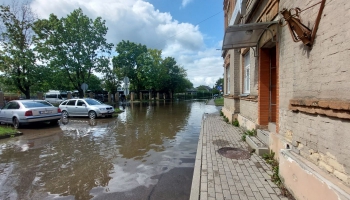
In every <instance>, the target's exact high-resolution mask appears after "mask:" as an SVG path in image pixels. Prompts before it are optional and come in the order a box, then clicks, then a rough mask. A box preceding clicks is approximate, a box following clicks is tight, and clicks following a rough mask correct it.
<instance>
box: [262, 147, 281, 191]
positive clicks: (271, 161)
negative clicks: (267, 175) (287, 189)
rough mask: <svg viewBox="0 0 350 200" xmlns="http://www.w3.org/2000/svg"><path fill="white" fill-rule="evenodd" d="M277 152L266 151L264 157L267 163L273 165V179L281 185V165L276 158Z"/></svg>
mask: <svg viewBox="0 0 350 200" xmlns="http://www.w3.org/2000/svg"><path fill="white" fill-rule="evenodd" d="M274 157H275V152H273V151H272V152H271V153H265V154H264V155H263V156H262V158H263V159H264V160H265V161H266V163H267V164H270V165H271V168H272V175H271V180H272V181H273V182H274V183H275V184H276V185H277V186H279V187H281V184H282V181H281V179H280V177H279V174H278V173H279V167H278V162H277V161H276V160H275V158H274Z"/></svg>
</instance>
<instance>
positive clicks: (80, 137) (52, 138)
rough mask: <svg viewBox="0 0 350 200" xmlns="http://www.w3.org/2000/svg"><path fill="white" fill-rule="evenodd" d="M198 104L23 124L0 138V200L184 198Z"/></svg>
mask: <svg viewBox="0 0 350 200" xmlns="http://www.w3.org/2000/svg"><path fill="white" fill-rule="evenodd" d="M217 111H218V109H217V108H216V107H215V106H212V105H205V102H203V101H202V102H196V101H188V102H177V101H175V102H165V101H164V102H163V101H160V102H152V103H146V104H145V103H143V104H131V105H129V106H127V107H125V112H123V113H121V114H119V115H118V117H115V118H101V119H95V120H89V119H88V118H68V119H67V120H64V121H61V122H60V124H59V125H58V126H52V125H46V124H43V125H38V124H35V125H30V126H27V127H24V129H21V131H22V132H23V133H24V134H23V136H19V137H14V138H9V139H3V140H0V199H10V200H12V199H21V200H22V199H189V195H190V189H191V183H192V175H193V168H194V161H195V156H196V150H197V143H198V136H199V133H200V128H201V119H202V116H203V113H212V112H217Z"/></svg>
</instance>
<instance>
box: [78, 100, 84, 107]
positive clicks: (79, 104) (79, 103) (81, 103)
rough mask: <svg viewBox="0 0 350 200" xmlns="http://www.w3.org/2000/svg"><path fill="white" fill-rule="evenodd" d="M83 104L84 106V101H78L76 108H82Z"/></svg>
mask: <svg viewBox="0 0 350 200" xmlns="http://www.w3.org/2000/svg"><path fill="white" fill-rule="evenodd" d="M83 104H85V102H84V101H82V100H78V103H77V106H83Z"/></svg>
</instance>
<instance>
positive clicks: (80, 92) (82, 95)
mask: <svg viewBox="0 0 350 200" xmlns="http://www.w3.org/2000/svg"><path fill="white" fill-rule="evenodd" d="M78 91H79V98H84V91H83V89H81V88H79V89H78Z"/></svg>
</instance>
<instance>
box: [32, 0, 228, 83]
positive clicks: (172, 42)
mask: <svg viewBox="0 0 350 200" xmlns="http://www.w3.org/2000/svg"><path fill="white" fill-rule="evenodd" d="M190 2H191V0H183V2H182V5H184V6H186V5H187V4H188V3H190ZM31 6H32V8H33V9H34V11H35V12H36V13H37V14H38V15H39V17H40V18H48V17H49V15H50V14H51V13H54V14H55V15H57V16H58V17H66V16H67V15H68V14H69V13H71V12H72V11H73V10H74V9H77V8H81V9H82V10H83V12H84V14H85V15H87V16H89V17H90V18H92V19H95V18H96V17H102V19H103V20H106V25H107V27H108V34H107V36H106V37H107V40H108V41H109V42H112V43H113V44H117V43H119V42H120V41H122V40H130V41H132V42H135V43H141V44H144V45H146V46H147V47H148V48H156V49H162V50H163V54H164V56H171V57H174V58H175V59H176V60H177V62H178V63H179V64H180V65H181V66H183V67H184V68H185V69H187V72H188V78H189V79H190V80H191V81H192V82H193V83H194V85H195V86H198V85H204V84H205V85H210V86H211V85H213V83H215V81H216V80H217V79H218V77H219V76H220V77H221V76H222V72H220V71H222V69H221V68H220V65H222V59H221V58H220V52H219V51H215V49H210V48H209V47H207V46H206V45H205V43H204V39H205V37H207V36H206V35H205V34H204V33H201V32H200V30H199V26H196V25H193V24H190V23H182V22H179V21H177V20H176V19H173V17H172V15H171V14H170V13H167V12H160V11H159V10H157V9H156V8H155V7H154V6H153V5H152V4H151V3H149V2H146V1H145V0H127V1H125V0H103V1H101V0H50V1H47V0H32V3H31ZM220 45H221V44H220ZM220 47H221V46H216V47H211V48H220ZM197 70H198V71H197ZM214 79H215V80H214Z"/></svg>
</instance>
